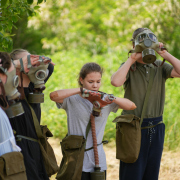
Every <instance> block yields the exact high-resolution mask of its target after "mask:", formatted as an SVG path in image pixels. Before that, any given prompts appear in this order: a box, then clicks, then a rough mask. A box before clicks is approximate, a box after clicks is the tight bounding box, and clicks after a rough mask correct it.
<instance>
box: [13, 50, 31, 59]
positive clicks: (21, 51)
mask: <svg viewBox="0 0 180 180" xmlns="http://www.w3.org/2000/svg"><path fill="white" fill-rule="evenodd" d="M23 52H28V51H27V50H25V49H15V50H13V51H12V52H11V53H10V56H11V59H12V60H16V59H18V58H17V56H18V55H19V54H20V53H23Z"/></svg>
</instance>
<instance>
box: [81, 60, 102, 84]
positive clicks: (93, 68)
mask: <svg viewBox="0 0 180 180" xmlns="http://www.w3.org/2000/svg"><path fill="white" fill-rule="evenodd" d="M92 72H99V73H100V74H101V76H102V73H103V68H102V67H101V66H100V65H99V64H97V63H94V62H91V63H86V64H85V65H84V66H83V67H82V68H81V70H80V73H79V76H78V84H79V85H80V86H81V87H82V84H81V82H80V78H82V79H85V77H86V76H87V75H88V74H89V73H92Z"/></svg>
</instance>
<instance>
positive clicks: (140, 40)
mask: <svg viewBox="0 0 180 180" xmlns="http://www.w3.org/2000/svg"><path fill="white" fill-rule="evenodd" d="M147 37H149V39H150V40H151V41H153V42H156V41H157V37H156V36H155V35H154V34H152V33H149V34H148V35H147V34H140V35H139V36H138V41H139V42H140V43H141V42H143V41H144V40H145V39H146V38H147Z"/></svg>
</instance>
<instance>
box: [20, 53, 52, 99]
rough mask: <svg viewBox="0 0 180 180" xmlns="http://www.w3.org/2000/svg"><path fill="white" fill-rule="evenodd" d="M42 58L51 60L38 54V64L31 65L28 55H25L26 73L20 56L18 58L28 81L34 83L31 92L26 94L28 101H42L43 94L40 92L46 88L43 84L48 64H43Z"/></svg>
mask: <svg viewBox="0 0 180 180" xmlns="http://www.w3.org/2000/svg"><path fill="white" fill-rule="evenodd" d="M43 58H44V59H47V60H49V61H51V59H50V58H48V57H45V56H39V60H38V61H39V63H40V65H39V66H32V64H31V60H30V55H28V56H27V60H28V68H29V72H28V73H26V72H25V71H24V67H23V61H22V58H21V59H20V63H21V71H22V72H24V73H25V74H26V75H27V76H28V78H29V79H30V81H31V82H32V83H33V84H34V91H33V93H30V94H29V96H28V102H29V103H43V102H44V94H43V93H42V91H43V90H44V89H45V88H46V87H45V85H44V80H45V79H46V77H47V76H48V73H49V71H48V69H47V68H48V65H49V64H45V63H44V59H43Z"/></svg>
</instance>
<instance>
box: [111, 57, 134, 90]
mask: <svg viewBox="0 0 180 180" xmlns="http://www.w3.org/2000/svg"><path fill="white" fill-rule="evenodd" d="M133 63H134V61H133V59H132V58H131V57H129V58H128V60H127V61H126V62H125V63H124V64H123V65H122V66H121V67H120V68H119V69H118V70H117V71H116V72H115V73H114V74H113V75H112V76H111V84H112V85H113V86H115V87H119V86H122V85H123V84H124V82H125V81H126V75H127V73H128V71H129V69H130V67H131V65H132V64H133Z"/></svg>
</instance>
